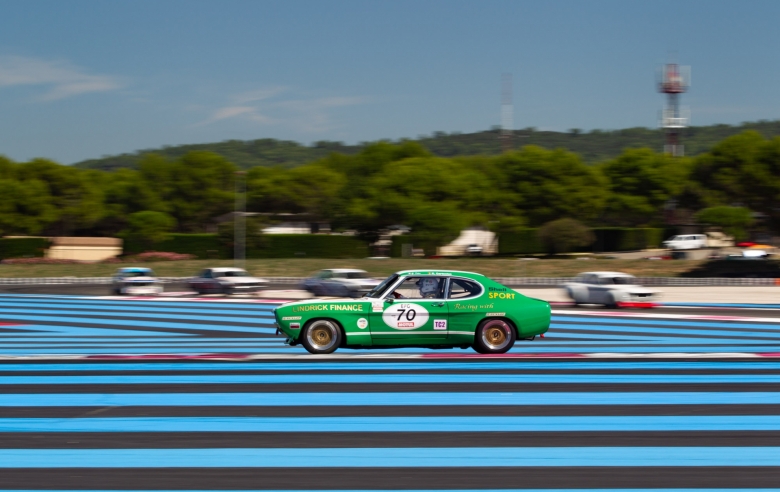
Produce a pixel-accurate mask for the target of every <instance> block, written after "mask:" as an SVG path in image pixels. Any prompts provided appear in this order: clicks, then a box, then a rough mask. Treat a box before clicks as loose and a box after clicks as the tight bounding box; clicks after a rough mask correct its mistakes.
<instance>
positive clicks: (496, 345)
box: [473, 318, 517, 354]
mask: <svg viewBox="0 0 780 492" xmlns="http://www.w3.org/2000/svg"><path fill="white" fill-rule="evenodd" d="M515 340H517V333H516V332H515V329H514V327H513V326H512V325H511V324H509V323H508V322H507V321H505V320H503V319H500V318H488V319H484V320H482V321H481V322H480V323H479V326H477V331H476V333H474V347H473V348H474V350H475V351H476V352H477V353H480V354H504V353H506V352H508V351H509V349H511V348H512V347H513V346H514V344H515Z"/></svg>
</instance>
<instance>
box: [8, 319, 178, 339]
mask: <svg viewBox="0 0 780 492" xmlns="http://www.w3.org/2000/svg"><path fill="white" fill-rule="evenodd" d="M0 319H5V318H0ZM45 321H49V322H51V321H52V319H47V320H45ZM80 321H82V322H83V320H80ZM106 324H111V323H106ZM8 328H12V329H14V330H18V331H14V332H6V333H3V334H0V342H1V341H2V338H1V337H2V336H5V335H8V336H13V337H21V336H23V337H30V338H31V339H36V338H37V337H43V336H48V337H50V336H52V334H60V335H62V336H66V337H129V336H136V337H141V336H143V337H159V336H168V337H180V336H185V337H189V336H193V335H191V334H189V333H170V332H159V331H147V330H145V329H144V330H115V329H112V328H85V327H81V326H69V325H46V324H32V325H27V324H25V325H15V326H9V327H8Z"/></svg>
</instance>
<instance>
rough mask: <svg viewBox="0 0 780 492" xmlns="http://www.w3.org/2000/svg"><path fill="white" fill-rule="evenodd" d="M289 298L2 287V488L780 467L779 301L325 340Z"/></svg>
mask: <svg viewBox="0 0 780 492" xmlns="http://www.w3.org/2000/svg"><path fill="white" fill-rule="evenodd" d="M275 305H276V304H274V303H273V302H259V301H257V300H249V299H246V300H233V301H230V300H221V299H210V300H209V299H200V300H188V299H175V298H159V299H143V298H100V297H87V296H57V295H18V294H17V295H14V294H0V484H2V485H1V486H0V491H2V490H63V489H80V490H118V489H123V490H238V489H240V490H323V489H328V490H390V489H409V490H434V489H435V490H446V489H452V490H455V489H457V490H496V489H516V490H519V489H524V490H527V489H546V490H549V489H558V490H573V489H578V490H582V489H611V490H639V489H642V490H646V489H675V490H680V489H696V490H707V489H712V490H716V489H717V490H723V489H733V490H746V489H774V488H777V487H780V311H778V310H773V309H724V308H719V309H715V308H708V309H701V308H686V307H680V308H668V309H655V310H641V311H640V310H632V311H618V310H597V309H592V310H590V309H584V308H580V309H555V310H554V319H553V325H552V328H551V330H550V332H549V333H548V334H547V335H546V336H545V338H542V339H540V338H537V339H536V340H535V341H532V342H518V344H517V345H516V347H515V349H514V350H513V351H512V352H510V353H509V354H507V355H506V356H501V357H486V356H479V355H476V354H475V353H474V352H472V351H470V350H460V349H453V350H426V349H398V350H381V351H380V350H377V351H350V350H340V351H339V352H337V353H336V354H333V355H332V356H322V357H313V356H310V355H308V354H307V353H306V352H305V351H303V349H300V348H298V347H287V346H285V345H284V344H283V339H281V338H279V337H276V336H275V335H274V328H273V326H272V318H271V310H272V309H273V307H275Z"/></svg>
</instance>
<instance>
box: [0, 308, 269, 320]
mask: <svg viewBox="0 0 780 492" xmlns="http://www.w3.org/2000/svg"><path fill="white" fill-rule="evenodd" d="M29 312H30V311H29V309H8V308H5V309H2V310H0V314H1V315H2V316H3V317H4V318H7V317H9V316H12V315H14V314H16V315H19V316H25V315H26V314H27V313H29ZM36 312H38V313H41V312H42V311H36ZM44 312H45V311H44ZM49 314H51V315H58V316H59V317H62V318H65V319H68V318H69V317H71V316H89V318H87V319H84V320H82V321H83V322H87V323H88V322H90V321H91V320H100V319H114V317H116V316H121V317H123V318H136V319H154V320H166V319H178V320H182V321H215V322H216V321H219V322H223V323H224V322H227V323H230V322H234V323H236V322H238V323H240V322H244V323H250V322H252V321H253V320H259V321H262V322H265V323H267V322H268V321H269V320H273V315H271V314H270V313H268V314H253V315H251V316H247V315H238V314H237V315H236V316H212V315H211V314H209V315H208V316H205V317H204V316H203V315H202V314H199V315H197V316H195V315H188V314H179V313H173V314H163V313H152V314H147V313H145V312H144V313H128V312H125V313H118V312H113V311H112V312H111V314H110V315H109V314H108V313H96V312H89V311H88V312H85V311H79V310H75V309H58V310H56V311H49ZM35 318H36V319H38V318H42V316H35ZM52 318H53V316H49V319H50V320H51V319H52ZM92 322H93V323H95V322H97V321H92Z"/></svg>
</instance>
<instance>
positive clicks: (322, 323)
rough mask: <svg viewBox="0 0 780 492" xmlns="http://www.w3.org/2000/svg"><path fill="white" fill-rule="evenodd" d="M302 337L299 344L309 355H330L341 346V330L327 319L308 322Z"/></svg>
mask: <svg viewBox="0 0 780 492" xmlns="http://www.w3.org/2000/svg"><path fill="white" fill-rule="evenodd" d="M302 335H303V336H302V337H301V344H302V345H303V348H305V349H306V350H307V351H308V352H309V353H310V354H330V353H333V352H335V351H336V349H337V348H339V345H341V328H339V326H338V325H337V324H336V323H335V322H334V321H332V320H329V319H315V320H314V321H310V322H309V323H307V324H306V326H305V327H304V328H303V334H302Z"/></svg>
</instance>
